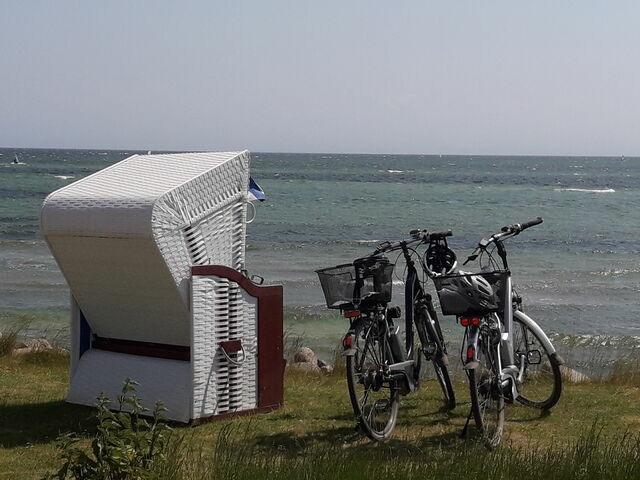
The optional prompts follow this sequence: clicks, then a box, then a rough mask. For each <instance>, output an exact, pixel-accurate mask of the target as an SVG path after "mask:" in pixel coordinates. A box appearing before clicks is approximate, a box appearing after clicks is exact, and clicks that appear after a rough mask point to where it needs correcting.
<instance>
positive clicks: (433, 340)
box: [416, 314, 456, 410]
mask: <svg viewBox="0 0 640 480" xmlns="http://www.w3.org/2000/svg"><path fill="white" fill-rule="evenodd" d="M416 330H417V331H418V337H419V338H420V343H421V344H422V348H423V349H424V350H425V357H426V358H427V359H429V356H428V355H427V353H426V350H428V349H430V347H429V345H430V344H431V345H434V346H435V352H434V353H433V354H432V355H430V356H431V363H432V364H433V368H434V370H435V374H436V379H437V380H438V384H439V385H440V390H441V391H442V399H443V400H444V404H445V407H446V408H447V409H448V410H452V409H454V408H456V396H455V393H454V391H453V386H452V385H451V377H450V376H449V367H448V361H447V359H446V354H445V353H444V347H443V345H444V339H443V338H442V337H441V336H440V335H438V332H437V330H436V328H435V327H434V326H433V324H432V323H431V319H430V318H429V317H428V316H427V317H425V315H423V314H419V315H418V316H417V317H416ZM432 350H433V349H432Z"/></svg>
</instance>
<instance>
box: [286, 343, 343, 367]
mask: <svg viewBox="0 0 640 480" xmlns="http://www.w3.org/2000/svg"><path fill="white" fill-rule="evenodd" d="M291 368H293V369H295V370H300V371H302V372H318V373H319V372H323V373H331V372H333V365H330V364H328V363H326V362H323V361H322V360H320V359H319V358H318V357H317V356H316V354H315V352H314V351H313V350H311V349H310V348H309V347H301V348H299V349H298V350H296V353H295V354H294V356H293V363H291Z"/></svg>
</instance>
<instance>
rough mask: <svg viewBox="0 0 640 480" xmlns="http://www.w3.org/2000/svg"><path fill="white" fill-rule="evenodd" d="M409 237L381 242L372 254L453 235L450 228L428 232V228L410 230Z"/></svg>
mask: <svg viewBox="0 0 640 480" xmlns="http://www.w3.org/2000/svg"><path fill="white" fill-rule="evenodd" d="M409 235H411V238H406V239H404V240H401V241H399V242H395V243H391V242H383V243H381V244H380V245H378V248H377V249H376V250H375V252H373V254H374V255H376V254H378V253H384V252H390V251H393V250H398V249H399V248H402V246H403V245H404V246H408V245H413V244H416V243H427V242H430V241H431V240H439V239H441V238H445V237H450V236H451V235H453V232H451V230H445V231H443V232H429V231H428V230H424V229H423V230H417V229H416V230H411V231H410V232H409Z"/></svg>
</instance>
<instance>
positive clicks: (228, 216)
mask: <svg viewBox="0 0 640 480" xmlns="http://www.w3.org/2000/svg"><path fill="white" fill-rule="evenodd" d="M249 163H250V154H249V152H247V151H244V152H215V153H188V154H166V155H134V156H132V157H129V158H127V159H125V160H123V161H121V162H119V163H117V164H115V165H112V166H111V167H108V168H106V169H104V170H101V171H99V172H97V173H95V174H93V175H90V176H88V177H86V178H83V179H81V180H79V181H77V182H74V183H72V184H70V185H68V186H66V187H64V188H62V189H60V190H57V191H56V192H54V193H52V194H51V195H49V196H48V197H47V198H46V200H45V202H44V204H43V207H42V212H41V226H42V232H43V234H44V237H45V239H46V241H47V243H48V245H49V247H50V249H51V251H52V253H53V255H54V257H55V259H56V261H57V263H58V265H59V266H60V269H61V270H62V273H63V275H64V276H65V278H66V280H67V282H68V284H69V287H70V289H71V294H72V323H71V333H72V346H71V368H70V387H69V395H68V397H67V400H68V401H69V402H72V403H79V404H85V405H94V404H95V403H96V397H97V396H98V395H99V394H101V393H105V394H106V395H107V396H109V397H110V398H115V397H116V396H117V394H118V392H119V391H120V389H121V386H122V383H123V381H124V380H125V379H126V378H132V379H134V380H136V381H137V382H138V383H139V387H138V395H139V396H140V398H141V400H142V402H143V405H144V406H146V407H147V408H152V407H153V405H154V403H155V402H156V401H157V400H159V401H162V402H163V404H164V406H165V407H166V408H167V409H168V412H167V416H168V418H170V419H173V420H178V421H183V422H189V421H191V422H195V421H199V420H201V419H203V418H208V417H212V416H219V415H228V414H237V413H240V412H251V411H256V410H266V409H272V408H275V407H277V406H278V405H280V404H281V403H282V370H283V365H284V364H283V360H282V287H258V286H256V285H254V284H253V283H252V282H251V281H249V280H248V279H247V278H246V277H245V276H244V275H242V274H241V273H240V272H241V271H242V269H243V268H244V256H245V233H246V206H247V185H248V183H249Z"/></svg>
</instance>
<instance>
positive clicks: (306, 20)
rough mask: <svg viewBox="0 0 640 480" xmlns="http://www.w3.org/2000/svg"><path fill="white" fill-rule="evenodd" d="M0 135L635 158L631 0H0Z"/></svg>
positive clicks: (637, 36) (70, 141) (90, 144)
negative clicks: (437, 0) (632, 156)
mask: <svg viewBox="0 0 640 480" xmlns="http://www.w3.org/2000/svg"><path fill="white" fill-rule="evenodd" d="M0 66H1V67H0V76H1V80H0V147H25V148H28V147H32V148H105V149H107V148H110V149H143V150H227V149H244V148H247V149H249V150H252V151H261V152H342V153H428V154H429V153H430V154H522V155H536V154H552V155H553V154H555V155H621V154H625V155H627V156H631V155H640V2H637V1H611V2H604V1H591V0H581V1H557V0H555V1H544V0H540V1H536V2H532V1H526V2H525V1H517V0H509V1H498V0H485V1H480V0H476V1H469V0H448V1H441V2H432V1H425V0H422V1H409V0H407V1H402V0H399V1H389V0H387V1H377V0H367V1H361V0H341V1H333V0H322V1H319V0H315V1H310V0H292V1H280V0H258V1H243V0H234V1H215V0H207V1H165V0H154V1H142V0H137V1H134V0H127V1H120V0H109V1H93V0H84V1H81V0H78V1H67V0H56V1H53V0H50V1H37V0H21V1H19V0H0Z"/></svg>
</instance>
